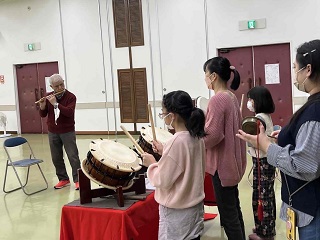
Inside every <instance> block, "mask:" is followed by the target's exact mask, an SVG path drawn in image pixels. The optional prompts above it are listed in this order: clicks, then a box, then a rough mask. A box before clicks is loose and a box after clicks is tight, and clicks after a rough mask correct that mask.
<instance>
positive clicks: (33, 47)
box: [0, 0, 41, 52]
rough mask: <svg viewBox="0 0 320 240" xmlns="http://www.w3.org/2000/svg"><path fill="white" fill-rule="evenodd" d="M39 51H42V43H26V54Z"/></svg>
mask: <svg viewBox="0 0 320 240" xmlns="http://www.w3.org/2000/svg"><path fill="white" fill-rule="evenodd" d="M0 1H1V0H0ZM37 50H41V43H40V42H35V43H24V51H25V52H29V51H37Z"/></svg>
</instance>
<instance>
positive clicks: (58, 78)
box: [49, 73, 63, 85]
mask: <svg viewBox="0 0 320 240" xmlns="http://www.w3.org/2000/svg"><path fill="white" fill-rule="evenodd" d="M59 81H62V82H63V78H62V77H61V76H60V75H59V74H57V73H55V74H53V75H51V77H50V79H49V83H50V85H53V83H55V82H59Z"/></svg>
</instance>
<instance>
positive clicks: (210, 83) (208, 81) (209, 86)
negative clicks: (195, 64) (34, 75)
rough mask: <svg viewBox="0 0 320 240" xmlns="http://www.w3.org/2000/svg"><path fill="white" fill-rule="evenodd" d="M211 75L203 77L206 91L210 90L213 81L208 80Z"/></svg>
mask: <svg viewBox="0 0 320 240" xmlns="http://www.w3.org/2000/svg"><path fill="white" fill-rule="evenodd" d="M212 74H213V73H211V74H210V75H209V76H208V77H205V79H204V80H205V81H206V84H207V87H208V89H212V82H213V80H211V79H210V77H211V76H212Z"/></svg>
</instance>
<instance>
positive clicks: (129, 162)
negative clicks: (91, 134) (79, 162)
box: [90, 139, 142, 172]
mask: <svg viewBox="0 0 320 240" xmlns="http://www.w3.org/2000/svg"><path fill="white" fill-rule="evenodd" d="M90 152H91V154H92V155H93V156H94V158H95V159H97V160H98V161H101V162H102V163H103V164H104V165H106V166H108V167H110V168H113V169H116V170H119V171H121V172H136V171H139V170H140V169H141V166H140V165H139V164H142V160H141V159H140V158H138V156H137V154H136V153H135V152H134V151H133V150H131V149H130V148H129V147H127V146H125V145H123V144H121V143H119V142H114V141H111V140H107V139H103V140H101V139H97V140H93V141H91V143H90Z"/></svg>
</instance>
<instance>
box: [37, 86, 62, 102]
mask: <svg viewBox="0 0 320 240" xmlns="http://www.w3.org/2000/svg"><path fill="white" fill-rule="evenodd" d="M64 90H65V89H64ZM64 90H62V91H60V92H56V93H53V96H56V95H59V94H60V93H63V92H64ZM46 97H47V96H45V97H42V98H40V99H39V100H38V101H36V102H34V103H39V102H40V101H41V100H43V99H45V98H46Z"/></svg>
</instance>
